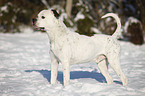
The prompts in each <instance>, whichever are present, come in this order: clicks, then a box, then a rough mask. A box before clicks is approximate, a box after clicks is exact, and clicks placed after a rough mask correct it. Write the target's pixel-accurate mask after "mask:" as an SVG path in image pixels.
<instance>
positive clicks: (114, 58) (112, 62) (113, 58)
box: [107, 51, 128, 86]
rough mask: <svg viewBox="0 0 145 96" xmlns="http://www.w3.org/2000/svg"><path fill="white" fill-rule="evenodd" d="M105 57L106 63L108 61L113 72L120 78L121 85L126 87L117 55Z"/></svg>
mask: <svg viewBox="0 0 145 96" xmlns="http://www.w3.org/2000/svg"><path fill="white" fill-rule="evenodd" d="M118 52H119V51H118ZM107 57H108V61H109V64H110V66H111V67H112V68H113V70H114V71H115V72H116V73H117V75H118V76H119V77H120V79H121V81H122V83H123V86H125V85H127V83H128V79H127V77H126V76H125V75H124V73H123V72H122V70H121V66H120V60H119V57H120V56H119V53H118V54H108V55H107Z"/></svg>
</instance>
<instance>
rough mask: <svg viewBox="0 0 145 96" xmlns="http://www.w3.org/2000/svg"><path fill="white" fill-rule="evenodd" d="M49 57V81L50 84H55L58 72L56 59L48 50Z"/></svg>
mask: <svg viewBox="0 0 145 96" xmlns="http://www.w3.org/2000/svg"><path fill="white" fill-rule="evenodd" d="M50 57H51V81H50V82H51V84H55V83H56V79H57V72H58V61H57V59H56V58H55V56H54V54H53V53H52V52H50Z"/></svg>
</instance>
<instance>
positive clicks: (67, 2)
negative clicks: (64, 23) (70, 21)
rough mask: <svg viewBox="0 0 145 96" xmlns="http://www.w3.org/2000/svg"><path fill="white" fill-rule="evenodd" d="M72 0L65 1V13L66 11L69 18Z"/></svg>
mask: <svg viewBox="0 0 145 96" xmlns="http://www.w3.org/2000/svg"><path fill="white" fill-rule="evenodd" d="M72 1H73V0H67V1H66V13H67V15H68V17H69V18H70V17H71V10H72Z"/></svg>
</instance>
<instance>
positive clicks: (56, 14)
mask: <svg viewBox="0 0 145 96" xmlns="http://www.w3.org/2000/svg"><path fill="white" fill-rule="evenodd" d="M51 11H52V12H53V14H54V16H55V17H56V18H57V19H59V16H60V15H59V14H58V13H57V11H56V10H53V9H52V10H51Z"/></svg>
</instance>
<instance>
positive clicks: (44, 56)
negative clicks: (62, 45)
mask: <svg viewBox="0 0 145 96" xmlns="http://www.w3.org/2000/svg"><path fill="white" fill-rule="evenodd" d="M120 43H121V47H122V52H121V67H122V70H123V71H124V73H125V74H126V76H127V77H128V79H129V83H128V85H127V86H125V87H124V86H122V83H121V82H120V79H119V78H118V76H117V75H116V74H115V73H114V71H113V70H112V69H111V68H110V67H109V72H110V74H111V76H112V77H113V79H114V82H113V84H111V85H107V84H106V83H105V82H106V81H105V78H104V77H103V76H102V74H101V73H100V72H99V70H98V67H97V64H95V63H93V62H91V63H86V64H80V65H73V66H71V80H70V85H68V86H66V87H64V86H63V85H62V82H63V81H62V75H63V74H62V66H61V64H60V65H59V72H58V79H57V80H58V82H57V84H56V85H50V57H49V40H48V37H47V35H46V34H45V33H38V32H37V33H21V34H3V33H0V96H118V95H119V96H145V45H142V46H136V45H133V44H131V43H129V42H122V41H121V42H120Z"/></svg>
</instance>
